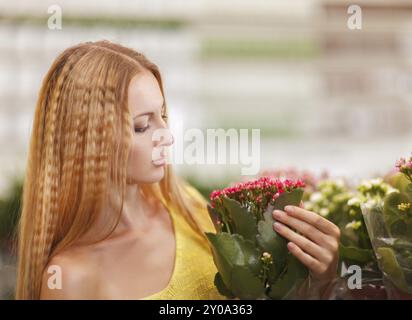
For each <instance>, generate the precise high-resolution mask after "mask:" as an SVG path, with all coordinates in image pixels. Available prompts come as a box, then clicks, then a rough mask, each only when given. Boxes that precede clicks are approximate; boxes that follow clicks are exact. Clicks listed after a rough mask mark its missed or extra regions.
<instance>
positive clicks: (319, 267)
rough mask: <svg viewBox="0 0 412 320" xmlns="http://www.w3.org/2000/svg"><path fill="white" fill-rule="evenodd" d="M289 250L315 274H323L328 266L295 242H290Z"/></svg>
mask: <svg viewBox="0 0 412 320" xmlns="http://www.w3.org/2000/svg"><path fill="white" fill-rule="evenodd" d="M288 250H289V251H290V253H292V254H293V255H294V256H295V257H296V258H297V259H298V260H299V261H300V262H302V263H303V264H304V265H305V266H306V267H307V268H308V269H309V270H310V271H311V272H313V273H314V274H323V273H324V272H326V270H327V266H326V265H325V264H323V263H320V262H319V261H318V260H316V259H314V258H313V257H312V256H310V255H309V254H307V253H306V252H304V251H303V250H302V249H301V248H299V247H298V246H297V245H296V244H294V243H293V242H289V243H288Z"/></svg>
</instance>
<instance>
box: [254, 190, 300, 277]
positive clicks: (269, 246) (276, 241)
mask: <svg viewBox="0 0 412 320" xmlns="http://www.w3.org/2000/svg"><path fill="white" fill-rule="evenodd" d="M302 196H303V190H302V189H295V190H293V191H292V192H285V193H282V194H281V195H280V196H279V198H278V199H276V201H275V204H274V205H269V206H268V208H267V209H266V211H265V213H264V214H263V217H264V220H260V221H259V222H258V235H257V236H256V239H257V242H258V244H259V246H260V247H261V248H262V250H264V251H267V252H269V253H270V254H272V257H273V262H274V264H275V266H274V268H276V269H277V270H279V269H282V266H283V265H284V263H285V262H286V260H285V259H286V254H287V253H288V250H287V247H286V244H287V241H286V239H285V238H283V237H282V236H281V235H279V234H278V233H277V232H276V231H275V230H274V229H273V223H274V222H275V221H274V219H273V217H272V212H273V210H275V209H277V210H284V208H285V206H287V205H293V206H298V205H299V204H300V201H301V200H302Z"/></svg>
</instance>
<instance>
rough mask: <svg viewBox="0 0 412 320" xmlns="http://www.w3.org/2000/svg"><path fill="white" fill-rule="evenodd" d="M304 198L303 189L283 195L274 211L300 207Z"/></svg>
mask: <svg viewBox="0 0 412 320" xmlns="http://www.w3.org/2000/svg"><path fill="white" fill-rule="evenodd" d="M302 197H303V189H300V188H298V189H295V190H293V191H291V192H284V193H282V194H281V195H280V196H279V198H277V199H276V201H275V204H274V207H273V210H284V209H285V207H286V206H289V205H290V206H299V205H300V202H301V201H302Z"/></svg>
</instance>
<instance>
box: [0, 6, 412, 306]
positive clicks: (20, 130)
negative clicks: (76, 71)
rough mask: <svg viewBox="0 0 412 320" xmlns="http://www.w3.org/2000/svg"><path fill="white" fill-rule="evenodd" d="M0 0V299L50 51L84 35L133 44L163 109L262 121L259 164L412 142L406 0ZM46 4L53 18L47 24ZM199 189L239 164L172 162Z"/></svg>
mask: <svg viewBox="0 0 412 320" xmlns="http://www.w3.org/2000/svg"><path fill="white" fill-rule="evenodd" d="M351 4H353V3H351V2H348V1H339V0H333V1H326V0H294V1H287V0H277V1H263V0H254V1H252V0H236V1H235V0H226V1H220V0H200V1H197V0H196V1H193V0H192V1H189V0H187V1H183V0H173V1H167V0H150V1H136V0H133V1H132V0H123V1H114V0H100V1H85V0H81V1H80V0H71V1H56V0H51V1H47V0H37V1H6V0H0V143H1V146H2V152H1V153H0V299H8V298H11V297H12V294H13V288H14V282H15V267H14V266H15V255H14V254H12V250H11V249H12V244H13V241H12V236H13V230H14V226H15V222H16V219H17V216H18V213H19V198H20V193H21V184H22V179H23V174H24V167H25V163H26V156H27V150H28V142H29V137H30V132H31V124H32V120H33V114H34V107H35V103H36V99H37V93H38V91H39V89H40V85H41V81H42V78H43V77H44V75H45V73H46V72H47V70H48V68H49V67H50V65H51V63H52V61H53V60H54V59H55V57H56V56H57V55H58V54H59V53H60V52H61V51H63V50H64V49H65V48H67V47H69V46H71V45H74V44H77V43H79V42H83V41H93V40H102V39H107V40H110V41H114V42H118V43H120V44H123V45H126V46H129V47H132V48H134V49H136V50H138V51H140V52H142V53H144V54H145V55H146V56H147V57H148V58H149V59H151V60H152V61H153V62H155V63H156V64H157V65H158V66H159V67H160V70H161V72H162V74H163V80H164V84H165V92H166V99H167V102H168V106H169V110H170V122H171V123H173V121H175V122H179V121H182V122H183V124H184V127H185V128H200V129H203V130H205V129H206V128H223V129H229V128H236V129H240V128H246V129H252V128H257V129H260V130H261V155H260V157H261V169H262V170H264V169H276V168H285V167H295V168H299V169H305V170H310V171H313V172H315V173H320V172H323V171H324V170H327V171H328V172H329V173H330V174H331V175H333V176H346V177H350V178H352V179H360V178H368V177H372V176H374V175H382V174H385V173H386V172H387V171H389V170H390V169H391V168H392V167H393V164H394V161H395V160H396V159H397V158H399V157H400V156H405V155H408V154H409V153H410V151H411V150H412V148H411V147H412V1H403V0H393V1H383V0H358V1H356V4H357V5H359V6H360V7H361V9H362V29H360V30H356V29H355V30H351V29H349V28H348V26H347V21H348V18H349V17H350V14H348V12H347V10H348V7H349V5H351ZM51 5H58V6H59V7H60V8H61V12H62V28H61V29H60V30H58V29H57V30H52V29H49V28H48V24H47V21H48V18H49V17H50V16H51V15H52V14H51V13H48V8H49V6H51ZM176 169H177V170H178V171H179V173H180V174H181V175H183V176H184V177H186V178H187V179H189V180H190V181H191V182H192V183H193V184H194V185H195V186H197V187H198V188H199V189H200V190H201V191H202V192H203V193H204V194H205V195H206V196H207V194H208V192H209V191H210V190H211V189H213V188H215V187H223V186H224V185H225V184H227V183H229V182H231V181H236V180H239V179H241V177H240V170H239V167H238V166H230V165H207V166H205V165H185V164H183V165H176Z"/></svg>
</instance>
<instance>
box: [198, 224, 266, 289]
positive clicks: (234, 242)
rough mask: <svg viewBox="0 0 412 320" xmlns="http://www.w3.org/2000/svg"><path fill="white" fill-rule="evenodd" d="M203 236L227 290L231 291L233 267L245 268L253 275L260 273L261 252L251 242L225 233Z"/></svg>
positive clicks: (239, 236) (236, 235)
mask: <svg viewBox="0 0 412 320" xmlns="http://www.w3.org/2000/svg"><path fill="white" fill-rule="evenodd" d="M205 234H206V237H207V238H208V240H209V243H210V244H211V248H212V254H213V259H214V262H215V265H216V266H217V269H218V271H219V273H220V275H221V277H222V280H223V282H224V284H225V285H226V287H227V288H229V289H230V290H232V282H231V281H232V280H231V279H232V275H231V272H232V269H233V268H234V267H235V266H244V267H247V268H248V269H249V270H250V271H251V272H252V273H253V274H255V275H258V274H259V273H260V270H261V268H262V262H261V260H260V256H261V251H260V250H259V249H257V248H256V247H255V244H254V243H253V242H252V241H249V240H245V239H244V238H243V237H242V236H241V235H238V234H229V233H227V232H222V233H219V234H213V233H210V232H207V233H205Z"/></svg>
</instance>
